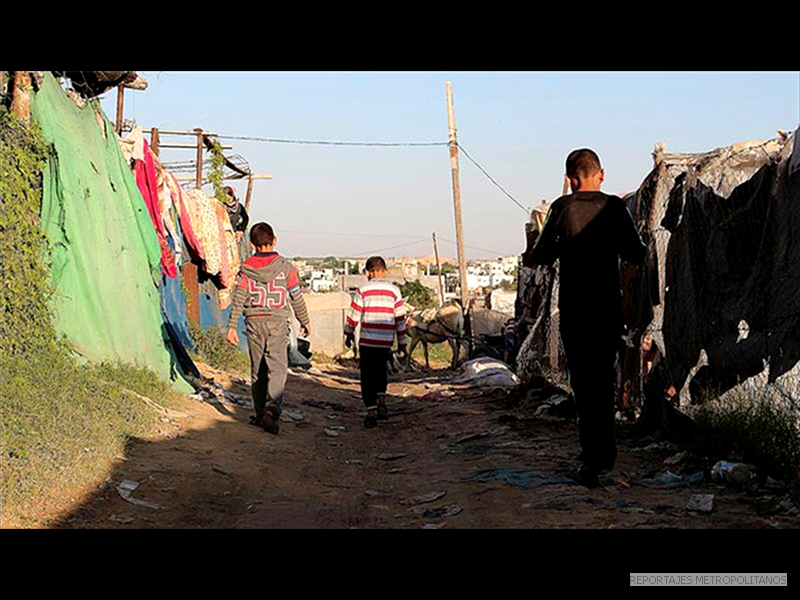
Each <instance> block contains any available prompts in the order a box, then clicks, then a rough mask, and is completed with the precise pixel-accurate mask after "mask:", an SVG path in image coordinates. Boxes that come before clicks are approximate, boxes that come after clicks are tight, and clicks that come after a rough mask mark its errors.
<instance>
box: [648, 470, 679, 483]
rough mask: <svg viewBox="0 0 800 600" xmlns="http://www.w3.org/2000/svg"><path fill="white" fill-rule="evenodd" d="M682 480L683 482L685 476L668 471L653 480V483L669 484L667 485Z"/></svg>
mask: <svg viewBox="0 0 800 600" xmlns="http://www.w3.org/2000/svg"><path fill="white" fill-rule="evenodd" d="M682 482H683V477H681V476H680V475H678V474H676V473H673V472H672V471H667V472H666V473H664V474H663V475H662V476H661V477H659V478H658V479H654V480H653V483H656V484H658V485H667V486H671V485H678V484H680V483H682Z"/></svg>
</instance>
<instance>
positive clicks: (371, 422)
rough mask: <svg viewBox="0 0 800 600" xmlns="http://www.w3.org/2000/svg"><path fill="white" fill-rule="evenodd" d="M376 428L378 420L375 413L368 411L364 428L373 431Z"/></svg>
mask: <svg viewBox="0 0 800 600" xmlns="http://www.w3.org/2000/svg"><path fill="white" fill-rule="evenodd" d="M377 426H378V419H377V417H376V416H375V411H372V410H371V411H369V413H368V414H367V418H366V419H364V427H366V428H367V429H374V428H375V427H377Z"/></svg>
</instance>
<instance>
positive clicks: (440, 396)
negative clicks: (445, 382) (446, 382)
mask: <svg viewBox="0 0 800 600" xmlns="http://www.w3.org/2000/svg"><path fill="white" fill-rule="evenodd" d="M445 398H447V396H446V395H445V394H444V392H440V391H435V392H428V393H427V394H425V395H424V396H422V397H421V398H420V400H423V401H425V402H436V401H437V400H444V399H445Z"/></svg>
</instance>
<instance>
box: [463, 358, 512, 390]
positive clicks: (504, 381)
mask: <svg viewBox="0 0 800 600" xmlns="http://www.w3.org/2000/svg"><path fill="white" fill-rule="evenodd" d="M461 371H462V374H461V375H460V376H459V377H457V378H456V379H454V380H453V383H455V384H459V385H461V384H466V385H470V386H477V387H515V386H517V385H519V383H520V379H519V377H517V375H516V374H515V373H514V372H513V371H512V370H511V369H510V368H509V366H508V365H507V364H506V363H504V362H502V361H499V360H497V359H493V358H485V357H484V358H476V359H475V360H470V361H468V362H465V363H464V364H463V365H461Z"/></svg>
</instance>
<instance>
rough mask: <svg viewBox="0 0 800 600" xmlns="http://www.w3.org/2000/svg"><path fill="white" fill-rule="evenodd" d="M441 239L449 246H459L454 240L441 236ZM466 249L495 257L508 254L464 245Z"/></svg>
mask: <svg viewBox="0 0 800 600" xmlns="http://www.w3.org/2000/svg"><path fill="white" fill-rule="evenodd" d="M439 239H440V240H442V241H443V242H447V243H448V244H453V245H457V244H456V243H455V242H454V241H453V240H448V239H447V238H443V237H441V236H439ZM464 247H465V248H469V249H470V250H478V251H479V252H485V253H487V254H494V255H495V256H503V255H504V254H506V253H505V252H498V251H497V250H487V249H486V248H478V247H477V246H468V245H466V244H464Z"/></svg>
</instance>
